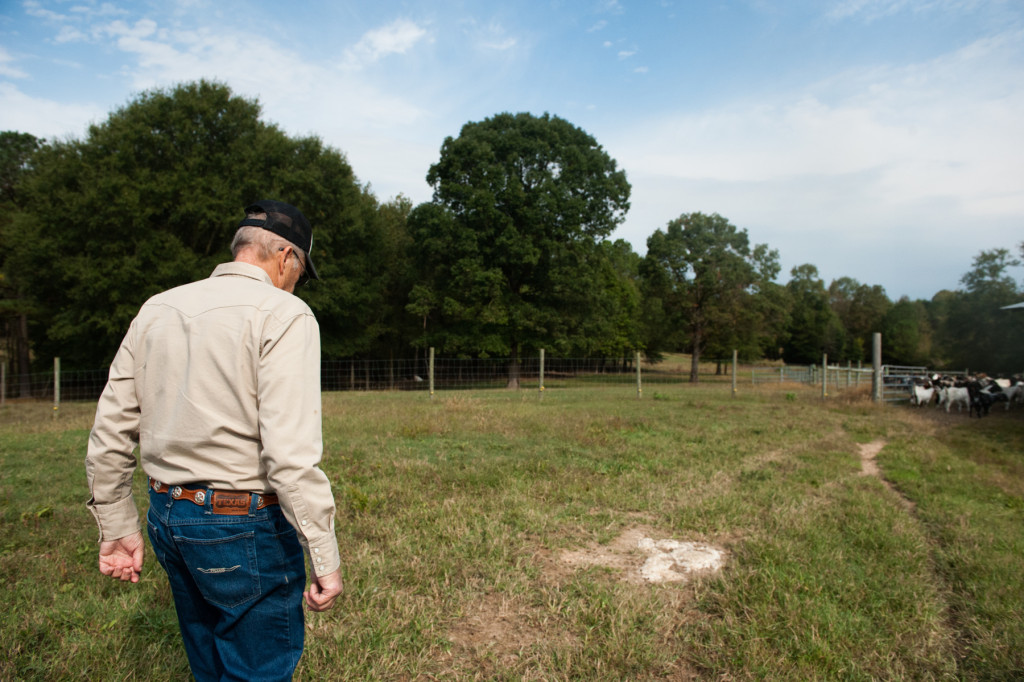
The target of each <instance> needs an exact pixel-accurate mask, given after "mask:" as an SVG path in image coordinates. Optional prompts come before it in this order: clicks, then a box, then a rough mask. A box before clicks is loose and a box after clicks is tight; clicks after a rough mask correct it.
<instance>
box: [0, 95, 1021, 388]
mask: <svg viewBox="0 0 1024 682" xmlns="http://www.w3.org/2000/svg"><path fill="white" fill-rule="evenodd" d="M260 116H261V107H260V105H259V103H258V102H257V101H255V100H250V99H246V98H243V97H240V96H237V95H235V94H233V93H232V92H231V90H230V89H229V88H228V87H227V86H226V85H223V84H220V83H216V82H209V81H198V82H192V83H185V84H181V85H178V86H176V87H173V88H170V89H157V90H152V91H148V92H145V93H143V94H141V95H139V96H138V97H137V98H135V99H134V100H132V101H131V102H129V103H128V104H126V105H125V106H123V107H122V108H120V109H117V110H116V111H114V112H112V113H111V114H110V116H109V117H108V118H107V120H105V121H103V122H102V123H96V124H93V125H91V126H90V127H89V128H88V131H87V133H86V135H85V137H84V138H83V139H74V138H69V139H63V140H51V141H47V140H40V139H37V138H35V137H33V136H32V135H29V134H27V133H21V132H16V131H8V132H3V133H0V202H2V204H3V206H2V208H3V210H2V212H0V246H2V248H0V254H2V256H0V258H2V260H0V320H2V325H3V326H2V333H3V340H2V346H0V353H2V355H3V358H4V359H5V360H6V361H7V362H8V367H9V368H10V369H9V371H10V372H11V373H12V374H14V375H24V374H27V373H28V372H30V371H31V370H32V369H33V367H37V368H38V367H45V366H46V365H47V364H48V363H49V362H50V361H51V358H53V357H55V356H59V357H61V358H62V362H63V363H64V366H65V367H69V368H81V369H92V368H96V367H101V366H105V365H106V364H107V363H109V361H110V359H111V358H112V357H113V354H114V352H115V351H116V349H117V347H118V344H119V343H120V340H121V337H122V336H123V334H124V333H125V331H126V330H127V328H128V325H129V323H130V321H131V319H132V318H133V317H134V315H135V313H136V312H137V310H138V308H139V306H140V305H141V304H142V303H143V302H144V301H145V300H146V299H147V298H148V297H149V296H151V295H153V294H155V293H157V292H159V291H162V290H164V289H167V288H169V287H172V286H176V285H179V284H184V283H186V282H189V281H192V280H195V279H198V278H201V277H206V276H208V275H209V274H210V272H211V271H212V270H213V267H214V266H215V265H216V264H217V263H219V262H223V261H225V260H228V259H229V258H230V255H229V251H228V244H229V243H230V240H231V237H232V234H233V232H234V228H235V225H236V224H237V221H238V220H239V219H240V218H241V207H242V206H245V205H246V204H248V203H249V202H251V201H252V200H254V199H258V198H276V199H281V200H283V201H288V202H289V203H292V204H294V205H296V206H298V207H300V208H301V209H302V211H303V212H304V213H305V214H306V216H307V217H308V218H309V220H310V222H311V223H312V224H313V225H314V228H315V235H316V237H315V241H314V250H315V257H316V262H317V267H318V270H319V272H320V274H321V277H322V279H321V281H319V282H314V283H312V284H310V285H308V286H307V287H305V288H303V289H302V290H300V291H299V292H298V294H299V295H300V296H301V297H302V298H303V299H304V300H305V301H306V302H307V303H308V304H309V305H310V307H311V308H312V309H313V311H314V312H315V313H316V316H317V319H318V320H319V322H320V327H321V336H322V347H323V354H324V357H325V359H344V358H371V357H372V358H387V357H403V356H405V357H408V356H410V355H412V354H419V353H423V352H424V351H425V349H426V348H429V347H433V348H435V349H436V352H437V353H439V354H442V355H447V356H451V357H468V358H475V357H491V358H510V359H511V361H510V363H509V367H510V369H509V383H510V385H515V384H516V383H517V381H518V374H517V367H518V362H517V359H518V358H520V357H523V356H524V355H526V354H531V355H532V354H534V353H536V352H537V351H538V350H539V349H541V348H543V349H546V351H547V352H548V353H549V354H551V355H552V356H557V355H560V356H563V357H610V358H612V357H624V356H630V355H632V353H634V352H636V351H641V352H643V353H644V354H645V355H646V356H647V357H648V358H652V359H655V360H656V359H658V358H659V357H660V356H661V355H662V354H664V353H667V352H686V353H690V354H692V357H693V363H694V364H693V368H692V373H691V379H692V380H693V381H696V380H697V376H698V375H697V363H698V362H701V361H702V360H705V361H706V360H721V359H725V358H729V357H731V355H732V351H733V349H738V350H739V353H740V356H741V358H742V359H744V360H747V361H753V360H759V359H770V360H783V361H785V362H787V363H801V364H806V363H812V362H818V361H820V360H821V357H822V354H823V353H827V354H828V357H829V359H830V360H834V361H837V362H853V363H857V362H862V361H868V360H870V352H871V341H870V339H871V335H872V334H873V333H874V332H881V333H882V334H883V338H884V339H885V346H884V353H885V358H884V360H885V361H886V362H887V363H891V364H903V365H925V366H929V367H934V368H948V367H952V368H964V367H971V368H979V369H984V370H985V371H989V372H1017V371H1020V370H1021V369H1022V364H1024V358H1021V355H1020V352H1019V348H1020V343H1019V339H1020V338H1021V336H1022V334H1021V332H1022V331H1024V311H1006V310H1002V309H1001V308H1002V306H1005V305H1008V304H1012V303H1017V302H1019V301H1021V300H1024V290H1022V289H1021V287H1019V286H1018V283H1017V282H1016V281H1015V280H1014V278H1013V277H1012V275H1011V274H1010V270H1011V268H1012V267H1014V266H1016V265H1018V264H1019V259H1018V258H1017V257H1016V255H1015V254H1014V252H1012V251H1011V250H1010V249H996V250H993V251H983V252H981V253H980V254H978V256H977V257H976V258H975V260H974V263H973V267H972V269H971V270H970V271H969V272H967V273H966V274H964V276H963V278H962V280H961V285H962V286H961V288H959V289H957V290H954V291H940V292H938V293H937V294H935V296H934V297H933V298H932V299H931V300H927V301H926V300H909V299H907V298H902V299H900V300H898V301H892V300H890V299H889V298H888V296H887V295H886V292H885V290H884V289H883V288H882V287H880V286H877V285H869V284H863V283H860V282H858V281H857V280H855V279H853V278H850V277H842V278H840V279H837V280H834V281H832V282H830V283H829V284H828V285H826V283H825V282H824V281H823V279H822V278H821V277H820V276H819V274H818V270H817V268H816V267H815V266H814V265H812V264H804V265H800V266H797V267H795V268H793V269H792V270H791V272H790V273H789V279H788V281H786V282H784V283H783V282H780V281H779V275H780V266H779V254H778V251H776V250H774V249H771V248H770V247H769V246H768V245H766V244H753V243H751V242H750V239H749V236H748V234H747V231H746V230H745V229H740V228H738V227H736V226H735V225H733V224H732V223H730V222H729V221H728V220H727V219H726V218H725V217H723V216H720V215H718V214H711V215H707V214H702V213H682V214H681V215H680V216H679V217H678V218H676V219H675V220H672V221H671V222H669V223H668V224H667V225H666V226H665V227H663V228H660V229H656V230H655V231H654V233H653V234H652V235H651V236H650V238H649V239H648V240H647V252H646V254H645V255H643V256H641V255H639V254H637V253H636V252H635V251H634V250H633V248H632V247H631V246H630V244H629V243H627V242H625V241H624V240H621V239H618V240H612V239H611V235H612V233H613V231H614V230H615V228H616V227H617V226H618V225H619V224H621V223H622V221H623V220H624V218H625V216H626V213H627V212H628V210H629V205H630V204H629V197H630V189H631V188H630V185H629V182H628V180H627V177H626V173H625V171H624V170H623V169H621V168H619V167H618V165H617V163H616V161H615V160H614V159H612V158H611V157H610V156H609V155H608V154H607V152H605V150H604V149H603V148H602V147H601V146H600V144H598V142H597V141H596V140H595V139H594V138H593V137H592V136H591V135H589V134H588V133H586V132H585V131H583V130H581V129H580V128H578V127H576V126H574V125H572V124H571V123H570V122H568V121H566V120H564V119H561V118H559V117H557V116H552V115H549V114H544V115H543V116H535V115H531V114H526V113H519V114H511V113H500V114H496V115H495V116H493V117H491V118H488V119H485V120H483V121H477V122H469V123H466V124H465V125H464V126H463V128H462V130H461V131H460V133H459V135H458V136H457V137H448V138H447V139H445V140H444V141H443V143H442V145H441V148H440V154H439V158H438V160H437V162H436V163H434V164H433V165H431V166H430V168H429V169H427V172H426V179H427V181H428V182H429V184H430V185H431V187H432V188H433V196H432V199H431V200H430V201H428V202H425V203H422V204H419V205H416V206H414V205H413V204H412V202H411V201H410V200H409V199H408V198H406V197H404V196H398V197H395V198H392V199H389V200H387V201H381V200H380V199H379V198H378V197H376V196H375V195H374V194H373V192H372V191H371V188H370V187H369V186H368V185H365V184H361V183H360V182H359V180H358V178H357V176H356V174H355V172H354V171H353V169H352V167H351V166H350V164H349V163H348V160H347V159H346V157H345V156H344V154H342V153H341V152H340V151H338V150H336V149H333V148H331V147H328V146H325V145H324V144H323V143H322V142H321V140H320V139H319V138H317V137H315V136H305V137H291V136H289V135H287V134H285V133H284V132H283V131H281V130H280V129H279V128H278V127H277V126H276V125H274V124H272V123H267V122H265V121H263V120H262V119H261V117H260ZM1016 248H1018V249H1020V254H1021V255H1022V256H1024V244H1021V245H1017V247H1016ZM1014 313H1019V314H1014Z"/></svg>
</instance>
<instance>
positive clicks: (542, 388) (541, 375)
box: [538, 348, 544, 398]
mask: <svg viewBox="0 0 1024 682" xmlns="http://www.w3.org/2000/svg"><path fill="white" fill-rule="evenodd" d="M538 383H539V384H540V389H539V392H540V397H541V398H543V397H544V349H543V348H541V349H540V377H539V379H538Z"/></svg>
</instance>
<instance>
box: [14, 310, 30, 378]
mask: <svg viewBox="0 0 1024 682" xmlns="http://www.w3.org/2000/svg"><path fill="white" fill-rule="evenodd" d="M15 344H16V346H17V348H18V351H17V352H18V358H17V360H18V391H19V395H20V396H21V397H22V398H31V397H32V378H31V377H30V376H29V370H30V369H31V362H32V358H31V354H30V353H29V346H28V315H26V314H25V313H22V314H21V318H20V319H19V320H18V337H17V341H16V342H15Z"/></svg>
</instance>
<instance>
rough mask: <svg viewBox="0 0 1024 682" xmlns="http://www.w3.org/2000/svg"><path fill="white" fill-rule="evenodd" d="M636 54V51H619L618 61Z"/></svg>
mask: <svg viewBox="0 0 1024 682" xmlns="http://www.w3.org/2000/svg"><path fill="white" fill-rule="evenodd" d="M635 54H636V50H620V51H619V59H629V58H630V57H632V56H633V55H635Z"/></svg>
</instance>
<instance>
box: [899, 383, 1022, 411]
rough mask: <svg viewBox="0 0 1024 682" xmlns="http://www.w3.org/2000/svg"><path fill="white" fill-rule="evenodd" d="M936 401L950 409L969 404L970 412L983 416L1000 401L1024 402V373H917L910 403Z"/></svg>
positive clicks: (1007, 405)
mask: <svg viewBox="0 0 1024 682" xmlns="http://www.w3.org/2000/svg"><path fill="white" fill-rule="evenodd" d="M933 402H934V403H936V404H937V406H938V407H945V408H946V412H949V409H950V408H951V407H953V406H954V405H956V407H957V411H959V412H963V410H964V407H966V408H967V416H968V417H973V416H974V415H975V414H977V415H978V417H983V416H985V415H987V414H988V411H989V409H990V408H991V407H992V406H993V405H995V404H996V403H1000V402H1002V403H1006V409H1007V410H1009V409H1010V406H1011V405H1013V404H1015V403H1024V381H1022V380H1021V378H1020V377H1014V378H1012V379H993V378H991V377H988V376H985V375H979V376H968V377H950V376H943V375H940V374H933V375H932V376H930V377H915V378H913V379H912V380H911V382H910V403H911V404H912V405H917V406H918V407H923V406H925V405H930V404H931V403H933Z"/></svg>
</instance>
